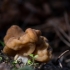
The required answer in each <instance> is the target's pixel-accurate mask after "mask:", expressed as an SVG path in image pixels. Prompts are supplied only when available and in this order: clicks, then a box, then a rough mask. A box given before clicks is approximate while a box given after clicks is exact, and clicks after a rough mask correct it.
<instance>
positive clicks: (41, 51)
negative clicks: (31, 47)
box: [34, 37, 52, 62]
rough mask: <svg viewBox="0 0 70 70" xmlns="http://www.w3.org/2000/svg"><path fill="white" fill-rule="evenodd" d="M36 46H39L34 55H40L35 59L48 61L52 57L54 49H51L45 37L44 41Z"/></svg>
mask: <svg viewBox="0 0 70 70" xmlns="http://www.w3.org/2000/svg"><path fill="white" fill-rule="evenodd" d="M36 47H37V48H36V50H35V51H34V55H38V57H37V58H35V60H37V61H40V62H48V61H49V60H50V59H51V58H52V51H51V50H49V48H50V46H49V44H48V43H47V42H46V41H45V39H44V37H43V41H42V43H41V44H40V45H37V46H36Z"/></svg>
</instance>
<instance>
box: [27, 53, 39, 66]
mask: <svg viewBox="0 0 70 70" xmlns="http://www.w3.org/2000/svg"><path fill="white" fill-rule="evenodd" d="M29 56H30V57H31V60H28V62H27V64H28V65H37V64H38V63H37V64H36V63H35V58H37V57H38V55H33V54H30V55H29Z"/></svg>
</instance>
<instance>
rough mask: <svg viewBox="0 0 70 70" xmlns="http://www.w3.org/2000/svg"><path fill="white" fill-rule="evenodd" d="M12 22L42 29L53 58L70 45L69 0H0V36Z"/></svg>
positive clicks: (23, 26)
mask: <svg viewBox="0 0 70 70" xmlns="http://www.w3.org/2000/svg"><path fill="white" fill-rule="evenodd" d="M15 24H16V25H18V26H20V27H21V28H22V29H23V30H24V31H25V29H26V28H34V29H39V30H41V31H42V35H43V36H45V37H47V38H48V41H49V44H50V45H51V47H52V49H53V57H55V58H56V57H58V56H59V55H60V54H61V53H62V52H64V51H65V50H67V49H68V50H69V49H70V0H0V40H2V41H3V37H4V36H5V34H6V31H7V29H8V28H9V27H10V26H11V25H15ZM69 54H70V53H68V54H67V56H68V55H69ZM68 57H69V56H68Z"/></svg>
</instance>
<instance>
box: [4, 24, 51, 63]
mask: <svg viewBox="0 0 70 70" xmlns="http://www.w3.org/2000/svg"><path fill="white" fill-rule="evenodd" d="M47 41H48V40H47V39H46V37H44V36H41V31H40V30H35V29H31V28H28V29H26V30H25V32H24V31H23V30H22V29H21V28H20V27H19V26H17V25H13V26H11V27H10V28H9V29H8V31H7V33H6V36H5V37H4V43H5V47H4V48H3V53H5V54H7V55H10V56H15V57H16V55H18V57H17V58H16V59H18V60H19V59H20V58H21V59H22V57H24V59H25V58H26V57H28V56H29V55H30V54H34V55H38V57H37V58H35V60H36V61H40V62H45V61H46V62H48V61H49V60H50V59H51V56H52V54H51V51H50V50H48V49H49V48H50V46H49V44H48V43H47ZM26 60H27V59H26Z"/></svg>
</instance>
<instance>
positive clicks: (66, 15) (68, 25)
mask: <svg viewBox="0 0 70 70" xmlns="http://www.w3.org/2000/svg"><path fill="white" fill-rule="evenodd" d="M64 17H65V22H66V25H67V29H68V32H69V42H70V24H69V20H68V14H67V12H65V13H64Z"/></svg>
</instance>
